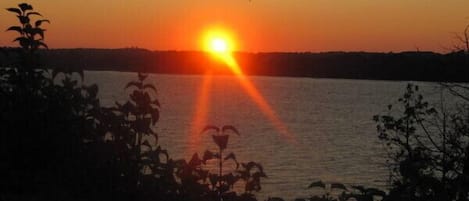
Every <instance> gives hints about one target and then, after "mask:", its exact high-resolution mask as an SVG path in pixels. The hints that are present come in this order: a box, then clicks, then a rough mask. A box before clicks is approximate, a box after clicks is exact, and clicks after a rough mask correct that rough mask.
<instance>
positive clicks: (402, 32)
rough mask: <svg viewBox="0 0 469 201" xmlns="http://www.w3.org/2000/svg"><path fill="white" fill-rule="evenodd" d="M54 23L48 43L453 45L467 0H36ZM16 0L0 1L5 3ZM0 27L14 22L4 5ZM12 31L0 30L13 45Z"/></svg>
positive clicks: (262, 47) (2, 39)
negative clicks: (220, 40)
mask: <svg viewBox="0 0 469 201" xmlns="http://www.w3.org/2000/svg"><path fill="white" fill-rule="evenodd" d="M26 2H27V3H30V4H32V5H33V6H34V8H35V10H36V11H39V12H41V13H42V14H43V15H44V16H45V18H47V19H49V20H51V24H49V25H47V24H46V25H45V26H44V27H45V28H46V29H47V32H46V43H47V44H48V45H49V46H50V48H78V47H93V48H122V47H135V46H137V47H141V48H147V49H150V50H200V49H202V48H203V47H201V45H200V40H201V37H202V36H201V35H202V33H204V31H206V30H207V29H210V28H213V27H216V28H220V29H224V30H227V31H229V32H231V33H232V35H233V36H234V37H235V38H236V39H234V40H235V41H236V43H237V49H238V50H240V51H249V52H272V51H312V52H322V51H375V52H389V51H394V52H398V51H407V50H411V51H412V50H417V49H419V50H421V51H423V50H431V51H438V52H448V51H449V50H450V49H451V48H452V47H453V45H454V44H456V43H457V41H456V40H455V37H454V35H455V34H456V33H461V32H462V31H463V30H464V28H465V26H466V25H467V24H469V1H468V0H448V1H442V0H251V1H249V0H171V1H170V0H167V1H166V0H132V1H131V0H127V1H124V0H113V1H110V0H82V1H64V0H33V1H26ZM18 3H19V2H18V1H11V0H4V1H0V8H8V7H14V6H16V5H17V4H18ZM0 19H1V20H0V29H3V30H6V29H7V28H8V26H10V25H12V24H14V23H16V21H15V20H16V19H15V17H14V15H13V13H8V12H7V11H6V10H4V11H1V12H0ZM14 36H15V35H14V33H6V32H0V45H1V46H11V45H15V44H13V43H11V40H12V39H14Z"/></svg>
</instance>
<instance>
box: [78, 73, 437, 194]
mask: <svg viewBox="0 0 469 201" xmlns="http://www.w3.org/2000/svg"><path fill="white" fill-rule="evenodd" d="M85 78H86V80H85V82H86V83H97V84H98V86H99V90H100V91H99V97H100V99H101V101H102V104H104V105H110V104H113V103H114V102H115V101H121V102H122V101H124V100H126V98H127V93H128V92H129V91H125V90H124V86H125V84H126V83H127V82H128V81H131V80H135V79H136V78H137V76H136V73H121V72H86V73H85ZM203 79H204V77H203V76H194V75H191V76H188V75H150V77H149V79H148V82H149V83H153V84H154V85H155V86H156V87H157V89H158V95H157V97H158V99H159V100H160V102H161V105H162V107H161V113H160V115H161V118H160V121H159V123H158V125H157V132H158V133H159V136H160V141H159V143H160V145H161V146H162V147H163V148H166V149H167V150H168V151H169V153H170V156H171V157H173V158H185V159H187V160H188V159H190V157H191V153H192V152H194V151H197V152H199V154H202V153H203V150H205V149H213V148H214V144H213V143H212V142H211V137H210V136H209V135H208V134H207V135H200V139H201V143H200V144H199V145H196V144H193V143H191V142H193V139H191V137H190V136H191V134H190V133H191V127H192V126H193V118H194V114H195V111H196V109H197V108H198V107H200V105H196V102H197V100H198V92H199V90H200V87H201V84H202V81H203ZM250 79H251V81H252V83H253V84H254V86H256V87H257V89H258V90H259V92H260V93H261V94H262V95H263V97H264V98H265V100H266V101H267V102H268V103H269V104H270V105H271V107H272V108H273V110H274V111H275V112H276V113H277V115H278V117H279V118H280V119H281V120H282V121H283V122H284V123H285V124H286V125H287V127H288V129H289V131H290V132H291V133H292V134H293V135H294V136H295V138H296V140H297V141H296V142H291V141H289V140H287V139H286V138H285V137H284V136H283V135H282V134H281V132H280V131H279V130H278V129H276V127H275V126H274V125H273V124H272V123H271V122H270V120H269V118H267V117H266V115H264V113H263V112H262V110H260V109H259V108H258V106H257V105H256V104H255V103H254V102H253V101H252V99H251V98H250V96H249V95H248V94H247V93H246V92H245V91H244V89H243V87H241V86H240V84H239V82H238V79H237V78H235V77H231V76H219V77H214V79H213V80H212V84H211V87H210V88H209V89H208V91H209V94H210V98H209V100H210V106H209V108H208V110H209V111H208V115H207V118H208V119H207V121H205V122H202V124H201V125H196V127H200V128H197V129H199V130H201V129H202V128H203V125H206V124H212V125H216V126H223V125H233V126H235V127H236V128H237V129H238V130H239V131H240V133H241V136H239V137H238V136H236V135H233V136H230V142H229V145H228V147H229V150H228V151H232V152H234V153H235V154H236V156H237V159H238V160H239V161H245V162H247V161H256V162H259V163H261V164H262V165H263V167H264V170H265V172H266V173H267V175H268V178H267V179H265V180H263V181H262V188H263V189H262V191H261V193H259V194H258V197H259V198H261V199H264V198H266V197H267V196H277V197H283V198H286V199H292V198H295V197H306V196H309V195H310V194H311V193H312V191H311V190H309V189H307V188H306V187H307V186H308V185H309V184H310V183H311V182H312V181H316V180H318V179H321V180H323V181H328V182H342V183H346V184H361V185H366V186H370V187H380V188H384V187H385V186H386V185H387V183H386V182H387V178H388V170H387V168H386V167H385V166H384V164H385V152H384V149H383V148H384V147H383V145H382V144H381V143H379V140H378V138H377V134H376V128H375V126H376V125H375V123H374V122H373V121H372V117H373V115H375V114H379V113H382V112H384V111H386V107H387V105H388V104H390V103H397V98H399V97H400V96H401V95H402V93H403V91H404V89H405V86H406V84H407V82H392V81H369V80H342V79H311V78H284V77H250ZM419 85H420V86H421V88H423V89H422V90H421V91H424V93H423V94H424V96H425V97H430V98H433V99H435V97H438V95H437V94H438V92H436V91H438V90H437V88H438V85H436V84H432V83H419ZM226 168H227V169H228V168H229V167H226Z"/></svg>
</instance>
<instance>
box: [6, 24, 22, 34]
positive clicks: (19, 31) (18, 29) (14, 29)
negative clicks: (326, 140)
mask: <svg viewBox="0 0 469 201" xmlns="http://www.w3.org/2000/svg"><path fill="white" fill-rule="evenodd" d="M6 31H17V32H18V33H20V34H23V29H22V28H21V27H19V26H11V27H10V28H8V29H7V30H6Z"/></svg>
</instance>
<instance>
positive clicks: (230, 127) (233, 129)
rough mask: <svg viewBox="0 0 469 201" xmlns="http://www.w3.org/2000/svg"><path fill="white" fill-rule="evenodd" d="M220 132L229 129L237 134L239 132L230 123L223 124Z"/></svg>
mask: <svg viewBox="0 0 469 201" xmlns="http://www.w3.org/2000/svg"><path fill="white" fill-rule="evenodd" d="M221 130H222V132H223V133H224V132H225V131H226V130H231V131H233V132H234V133H236V134H237V135H239V132H238V130H237V129H236V128H235V127H234V126H231V125H225V126H223V127H222V129H221Z"/></svg>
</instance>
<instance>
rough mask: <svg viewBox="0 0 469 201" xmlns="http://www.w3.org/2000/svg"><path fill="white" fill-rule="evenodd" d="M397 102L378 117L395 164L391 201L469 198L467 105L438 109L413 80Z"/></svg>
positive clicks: (392, 165) (378, 128)
mask: <svg viewBox="0 0 469 201" xmlns="http://www.w3.org/2000/svg"><path fill="white" fill-rule="evenodd" d="M398 101H399V105H397V107H395V106H392V105H389V106H388V110H389V113H388V114H386V115H376V116H375V117H374V120H375V121H376V122H377V130H378V133H379V138H380V139H381V140H382V141H383V142H384V143H386V145H387V147H388V149H387V150H388V153H389V165H390V167H391V168H392V169H391V173H392V174H391V175H392V177H391V182H392V185H393V186H392V189H391V190H390V193H389V197H388V198H387V200H467V199H468V198H467V197H468V190H469V185H468V184H469V182H468V181H469V180H468V175H469V171H468V169H469V160H468V159H469V151H468V150H469V144H468V141H467V131H468V130H467V128H468V126H469V124H468V123H469V121H468V117H467V114H468V113H469V110H468V109H469V107H468V106H467V104H463V105H462V107H460V108H459V111H458V112H456V113H449V112H448V111H446V110H445V109H444V107H441V108H440V109H439V110H437V109H436V108H434V107H431V106H430V105H429V103H428V102H426V101H425V100H424V98H423V96H422V95H421V94H419V87H418V86H416V85H413V84H409V85H408V86H407V88H406V91H405V93H404V95H403V96H402V98H399V100H398Z"/></svg>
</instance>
